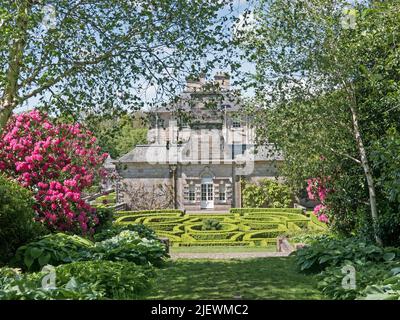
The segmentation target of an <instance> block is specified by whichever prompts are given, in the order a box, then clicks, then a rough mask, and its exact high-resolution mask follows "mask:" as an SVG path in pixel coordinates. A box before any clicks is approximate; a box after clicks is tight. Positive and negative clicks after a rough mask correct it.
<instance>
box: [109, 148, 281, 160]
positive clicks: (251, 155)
mask: <svg viewBox="0 0 400 320" xmlns="http://www.w3.org/2000/svg"><path fill="white" fill-rule="evenodd" d="M185 150H187V145H186V144H183V145H182V146H181V147H178V146H176V145H170V146H169V149H167V147H166V145H165V144H151V145H138V146H136V148H135V149H133V150H132V151H130V152H128V153H127V154H125V155H123V156H122V157H120V158H119V159H118V160H113V161H112V162H113V163H150V164H151V163H154V164H155V163H159V164H162V163H165V164H168V163H169V164H170V163H176V162H179V163H185V162H192V163H193V162H197V163H199V162H201V160H202V159H199V160H197V159H193V158H191V157H190V156H189V157H187V156H185ZM229 155H230V153H229V152H228V156H227V155H225V156H224V158H223V159H220V158H219V156H218V157H214V158H211V160H222V161H223V162H224V163H231V162H232V161H236V160H237V159H236V160H233V159H232V158H231V157H230V156H229ZM246 159H248V160H253V161H282V160H283V156H282V154H281V153H280V152H277V151H276V150H275V149H274V147H273V145H272V144H271V145H266V146H259V147H257V148H256V149H255V150H252V149H250V150H249V151H248V154H245V155H244V159H243V157H242V159H241V161H243V160H246ZM203 161H205V162H206V161H209V159H208V158H207V159H203Z"/></svg>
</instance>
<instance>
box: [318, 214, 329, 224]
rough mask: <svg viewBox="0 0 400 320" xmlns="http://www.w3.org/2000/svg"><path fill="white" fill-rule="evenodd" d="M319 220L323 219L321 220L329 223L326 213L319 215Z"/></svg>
mask: <svg viewBox="0 0 400 320" xmlns="http://www.w3.org/2000/svg"><path fill="white" fill-rule="evenodd" d="M318 220H319V221H321V222H324V223H328V221H329V220H328V217H327V216H326V215H325V214H321V215H320V216H319V217H318Z"/></svg>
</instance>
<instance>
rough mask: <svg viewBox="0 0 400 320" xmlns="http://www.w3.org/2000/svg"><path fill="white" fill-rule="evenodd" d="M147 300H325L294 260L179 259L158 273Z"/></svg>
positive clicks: (169, 263) (290, 258) (289, 258)
mask: <svg viewBox="0 0 400 320" xmlns="http://www.w3.org/2000/svg"><path fill="white" fill-rule="evenodd" d="M157 273H158V276H157V279H156V280H155V283H154V286H153V288H152V290H151V291H150V292H149V293H148V294H147V295H146V296H143V297H142V298H143V299H235V298H236V299H240V298H241V299H321V298H322V297H321V295H320V293H319V291H318V290H317V289H316V281H315V278H314V277H313V276H310V275H304V274H301V273H299V272H298V270H297V269H296V266H295V264H294V258H293V257H274V258H259V259H247V260H177V261H170V262H168V263H167V264H166V265H165V266H164V267H163V268H161V269H159V270H158V271H157Z"/></svg>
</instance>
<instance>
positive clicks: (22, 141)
mask: <svg viewBox="0 0 400 320" xmlns="http://www.w3.org/2000/svg"><path fill="white" fill-rule="evenodd" d="M106 157H107V154H101V153H100V147H98V146H96V138H95V137H94V136H93V135H92V133H91V132H89V131H87V130H85V129H83V128H82V127H81V126H80V125H79V124H55V123H53V122H52V120H51V119H50V118H49V117H48V116H47V114H43V113H40V112H38V111H36V110H34V111H31V112H29V113H23V114H18V115H15V116H14V117H13V118H12V119H10V121H9V122H8V124H7V127H6V128H5V130H4V131H3V133H2V135H1V137H0V170H1V171H3V172H6V174H8V175H9V176H11V177H14V178H15V179H16V180H18V181H19V182H20V183H21V184H22V185H23V186H25V187H27V188H29V189H31V190H32V191H33V193H34V197H35V199H36V203H35V205H34V209H35V211H36V213H37V219H38V220H39V221H41V222H43V223H44V224H45V225H46V226H47V227H48V228H49V229H50V230H60V231H69V232H74V233H82V234H86V233H92V232H93V231H94V227H95V226H96V224H97V223H98V218H97V217H96V214H95V210H94V209H93V208H92V207H91V206H90V205H89V204H88V203H87V202H85V201H84V200H83V199H82V198H81V196H82V191H83V190H84V189H85V188H86V187H89V186H91V185H92V183H93V182H94V180H95V178H96V177H97V176H98V175H99V174H101V169H100V167H101V164H102V163H103V162H104V160H105V158H106Z"/></svg>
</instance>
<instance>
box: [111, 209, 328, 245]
mask: <svg viewBox="0 0 400 320" xmlns="http://www.w3.org/2000/svg"><path fill="white" fill-rule="evenodd" d="M160 211H161V210H153V211H140V212H123V213H122V214H118V215H119V217H118V218H116V225H129V224H131V223H143V224H144V225H146V226H148V227H150V228H151V229H153V230H154V231H155V232H156V234H157V235H158V236H162V237H167V238H169V239H170V242H171V244H172V245H173V246H196V245H200V246H204V245H213V246H217V245H228V244H229V245H246V246H249V245H252V246H267V245H271V244H274V243H276V237H277V236H279V235H281V234H285V233H287V232H288V231H298V230H301V229H304V228H310V229H313V230H314V229H315V228H323V227H322V226H320V224H316V223H314V221H315V219H313V220H312V218H310V217H309V216H307V215H304V214H302V210H301V209H295V208H283V209H279V208H256V209H253V208H244V209H231V213H228V214H185V215H183V214H182V212H181V211H180V210H168V212H167V211H165V210H164V211H163V212H162V213H160ZM206 220H215V221H218V222H219V224H220V225H221V229H219V230H204V229H203V222H204V221H206ZM235 243H239V244H235Z"/></svg>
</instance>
